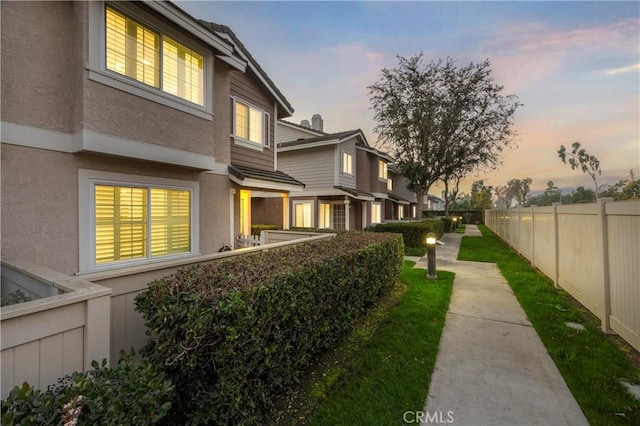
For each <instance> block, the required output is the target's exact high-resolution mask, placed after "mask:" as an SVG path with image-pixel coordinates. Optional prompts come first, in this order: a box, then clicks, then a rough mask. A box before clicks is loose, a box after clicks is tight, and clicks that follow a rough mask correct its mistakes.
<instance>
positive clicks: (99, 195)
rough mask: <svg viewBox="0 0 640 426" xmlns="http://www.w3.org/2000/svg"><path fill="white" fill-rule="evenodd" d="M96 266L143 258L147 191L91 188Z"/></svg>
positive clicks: (121, 188) (105, 187)
mask: <svg viewBox="0 0 640 426" xmlns="http://www.w3.org/2000/svg"><path fill="white" fill-rule="evenodd" d="M95 203H96V205H95V233H96V234H95V236H96V257H95V261H96V264H100V263H105V262H112V261H116V260H121V259H135V258H140V257H146V255H147V237H146V233H147V190H146V189H145V188H127V187H114V186H105V185H96V187H95Z"/></svg>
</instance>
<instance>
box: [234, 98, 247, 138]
mask: <svg viewBox="0 0 640 426" xmlns="http://www.w3.org/2000/svg"><path fill="white" fill-rule="evenodd" d="M235 134H236V135H237V136H239V137H241V138H243V139H249V107H248V106H246V105H244V104H242V103H240V102H236V132H235Z"/></svg>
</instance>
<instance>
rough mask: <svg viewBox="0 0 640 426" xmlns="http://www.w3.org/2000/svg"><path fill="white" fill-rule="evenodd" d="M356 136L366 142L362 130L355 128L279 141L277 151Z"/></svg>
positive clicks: (334, 141) (314, 145) (317, 144)
mask: <svg viewBox="0 0 640 426" xmlns="http://www.w3.org/2000/svg"><path fill="white" fill-rule="evenodd" d="M357 136H360V137H361V138H362V140H363V141H365V143H366V141H367V140H366V139H365V137H364V134H362V130H360V129H356V130H347V131H345V132H338V133H327V134H325V135H322V136H316V137H313V138H305V139H298V140H295V141H290V142H280V143H279V144H278V151H293V150H296V149H305V148H313V147H318V146H325V145H336V144H339V143H341V142H344V141H345V140H347V139H351V138H353V137H357Z"/></svg>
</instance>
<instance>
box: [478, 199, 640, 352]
mask: <svg viewBox="0 0 640 426" xmlns="http://www.w3.org/2000/svg"><path fill="white" fill-rule="evenodd" d="M600 203H604V206H602V205H601V204H600ZM601 209H602V210H601ZM601 211H603V212H604V216H603V215H602V213H601ZM556 221H557V232H558V235H556ZM485 223H486V224H487V226H488V227H489V228H490V229H491V230H493V232H495V233H496V234H497V235H498V236H500V237H501V238H502V239H503V240H504V241H505V242H507V243H508V244H510V245H511V246H512V247H514V248H517V249H518V250H519V251H520V252H521V253H522V254H523V255H525V256H526V257H529V256H528V255H527V254H528V253H527V252H528V251H530V252H531V259H532V263H533V265H534V266H536V267H537V268H538V269H540V270H541V271H542V272H543V273H544V274H545V275H547V276H548V277H550V278H551V279H554V278H555V277H556V276H557V277H558V282H559V284H560V286H561V287H562V288H563V289H565V290H566V291H567V292H568V293H569V294H571V295H572V296H573V297H575V298H576V299H577V300H578V301H579V302H580V303H582V304H583V305H584V306H585V307H587V308H588V309H589V310H590V311H591V312H592V313H594V314H595V315H596V316H598V317H599V318H600V319H601V320H602V321H603V328H606V323H607V320H608V321H609V322H610V327H611V330H613V331H615V332H616V333H618V334H619V335H620V336H621V337H623V338H624V339H625V340H626V341H627V342H629V343H630V344H631V345H633V346H634V347H635V348H636V349H638V350H640V261H639V259H640V244H639V239H640V201H619V202H612V201H610V200H606V199H605V200H600V201H599V203H597V204H595V203H594V204H573V205H558V206H557V208H556V215H555V216H554V208H553V207H534V208H532V209H531V208H529V209H509V210H503V209H493V210H487V211H485ZM603 226H606V228H605V229H603ZM603 236H606V238H605V239H604V240H603ZM530 238H531V239H532V240H529V239H530ZM556 238H557V240H558V254H557V256H558V258H557V265H556V247H555V244H556V243H555V241H556ZM531 247H533V250H531ZM605 253H606V254H607V255H606V256H605ZM605 262H606V264H605ZM605 271H608V275H606V276H605ZM607 281H608V283H609V290H608V294H607V295H605V292H606V291H607V290H606V282H607ZM606 296H608V297H606ZM607 299H608V302H607ZM605 303H608V306H605ZM607 310H608V311H609V316H608V318H607V317H605V313H606V312H607Z"/></svg>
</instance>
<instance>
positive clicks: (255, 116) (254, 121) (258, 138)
mask: <svg viewBox="0 0 640 426" xmlns="http://www.w3.org/2000/svg"><path fill="white" fill-rule="evenodd" d="M249 130H250V131H251V133H250V135H249V140H250V141H252V142H257V143H260V144H261V143H262V111H261V110H259V109H255V108H251V113H250V123H249Z"/></svg>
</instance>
